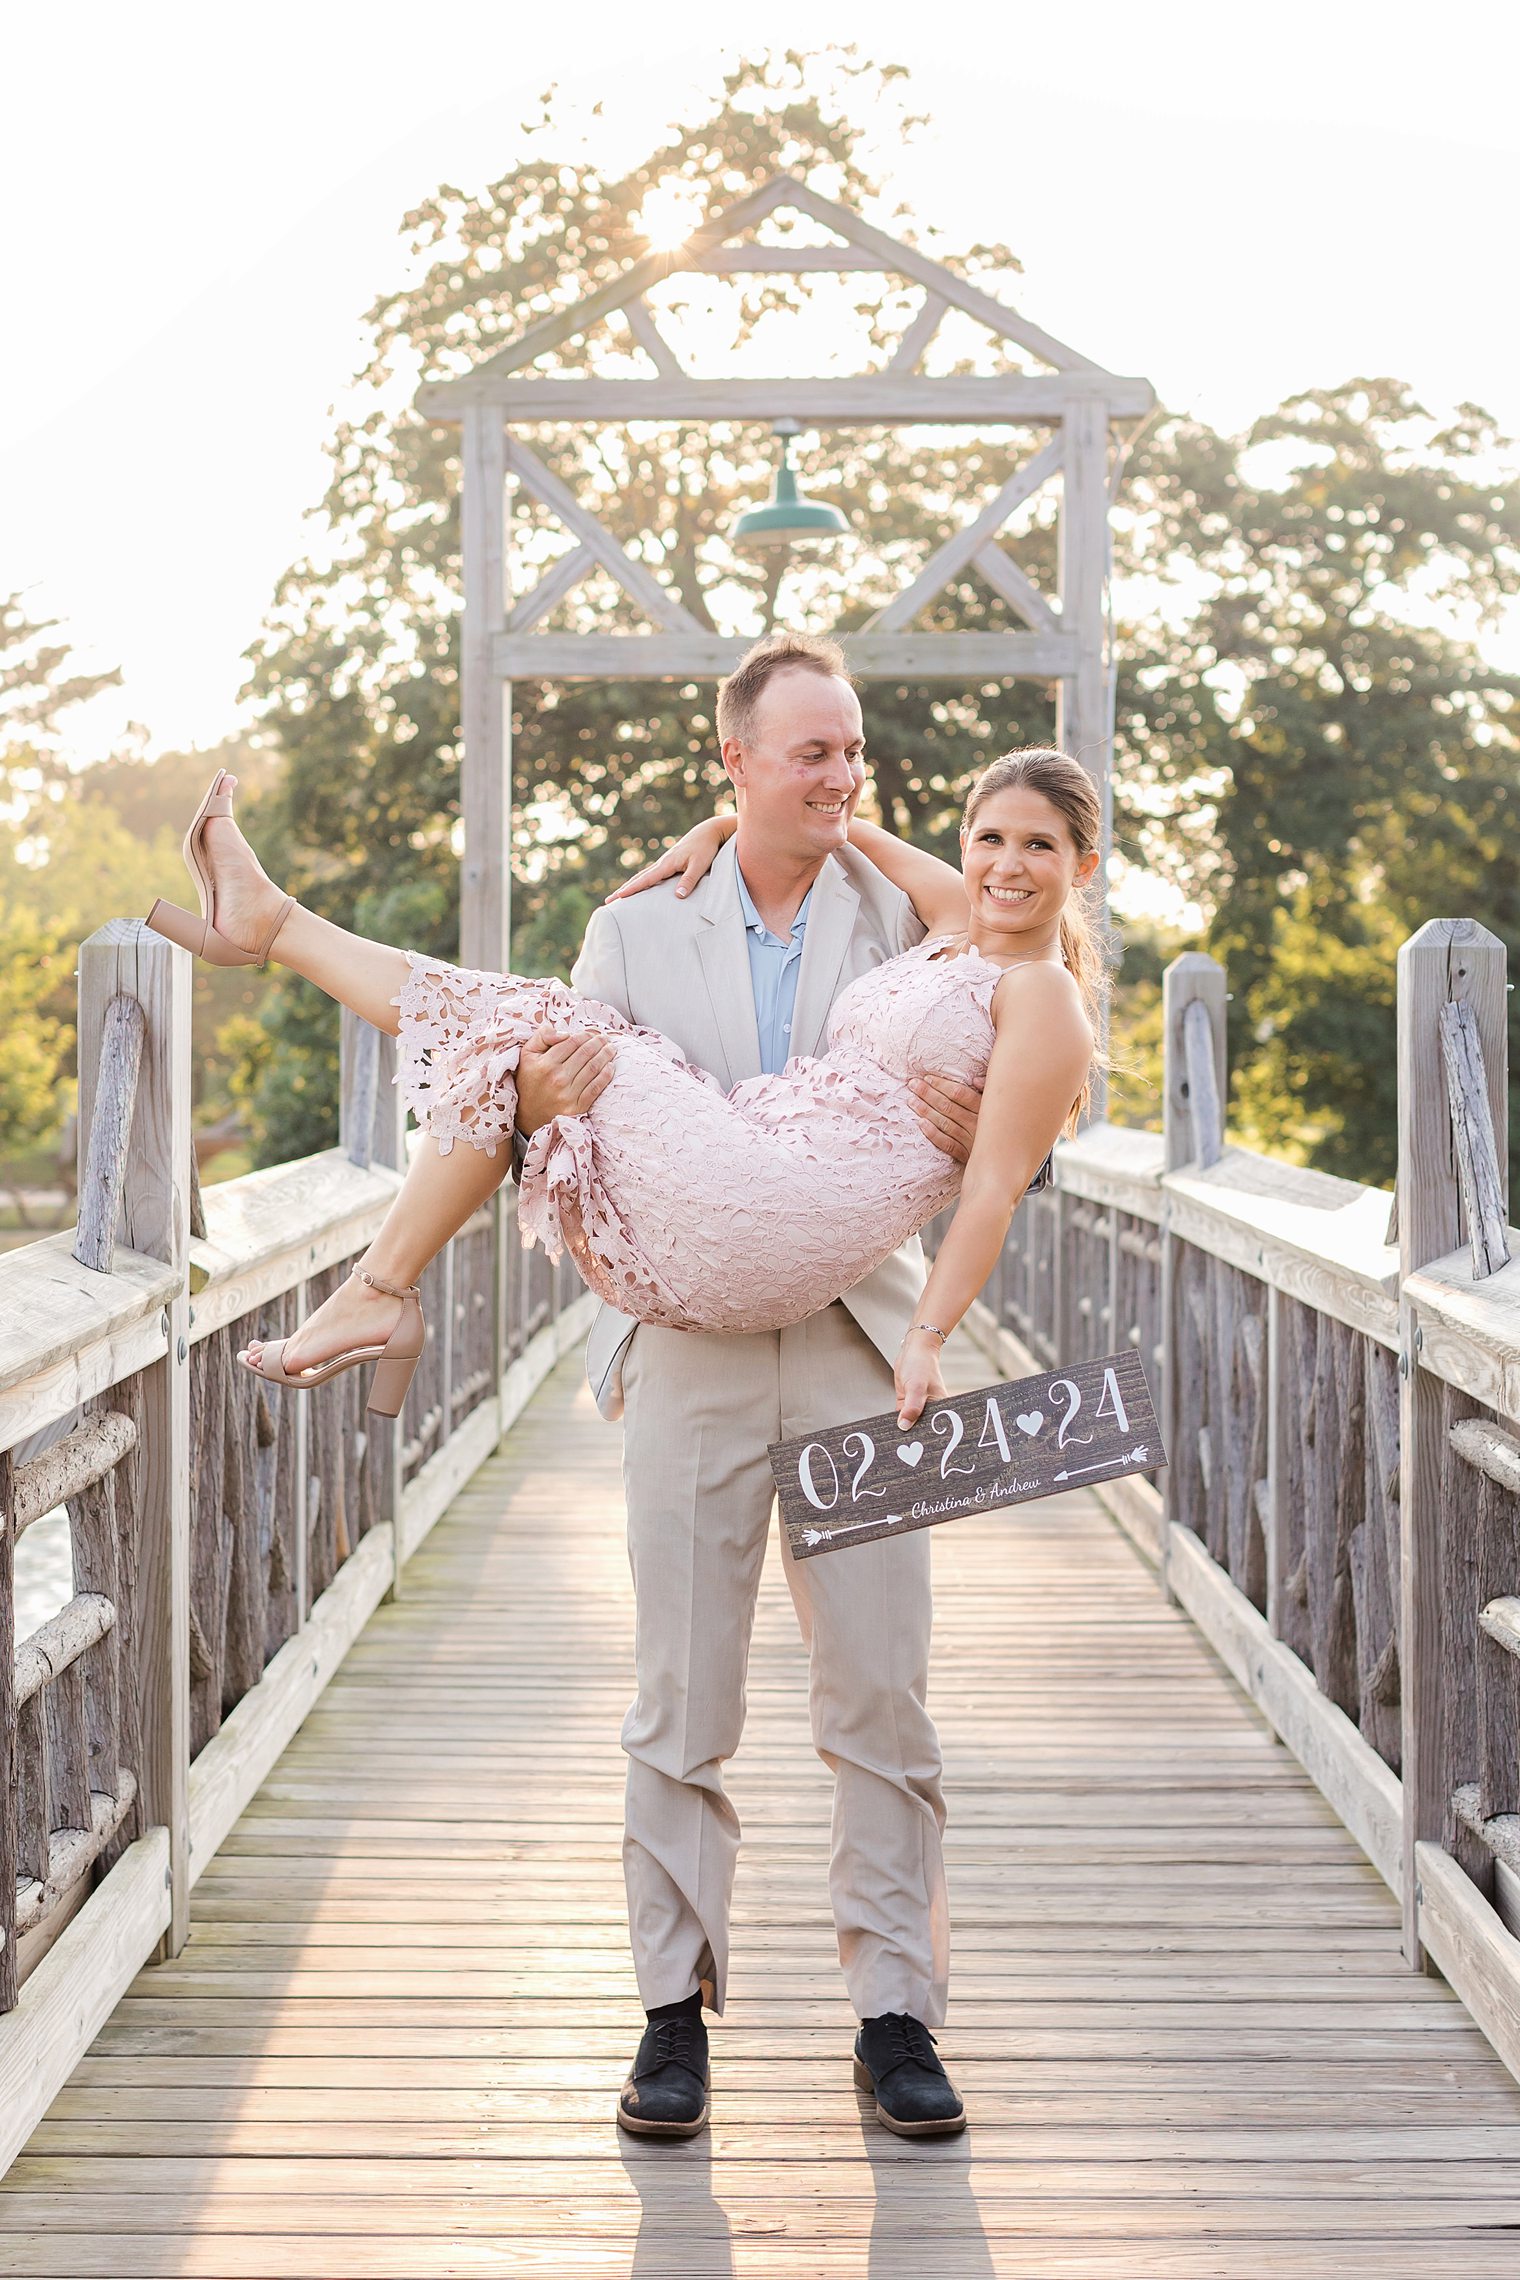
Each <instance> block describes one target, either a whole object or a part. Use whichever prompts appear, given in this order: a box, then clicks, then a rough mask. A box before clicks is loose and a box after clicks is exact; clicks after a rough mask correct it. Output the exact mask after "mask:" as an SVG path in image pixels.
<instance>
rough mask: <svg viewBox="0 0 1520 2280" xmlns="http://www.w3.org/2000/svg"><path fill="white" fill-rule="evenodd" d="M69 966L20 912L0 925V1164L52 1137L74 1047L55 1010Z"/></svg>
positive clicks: (65, 998) (46, 930)
mask: <svg viewBox="0 0 1520 2280" xmlns="http://www.w3.org/2000/svg"><path fill="white" fill-rule="evenodd" d="M72 965H73V959H72V956H67V957H65V955H64V954H63V952H62V944H61V938H60V936H59V934H58V932H57V931H56V929H54V928H51V927H45V926H42V925H39V924H38V922H37V921H36V920H35V919H33V918H32V917H30V916H29V915H28V914H27V913H25V912H20V911H17V912H10V913H6V914H5V915H4V916H3V917H0V1162H4V1160H5V1159H6V1158H7V1157H10V1156H14V1155H18V1154H19V1153H20V1152H21V1151H22V1150H23V1149H25V1148H29V1147H31V1146H32V1145H33V1143H34V1142H36V1141H39V1140H44V1139H47V1138H49V1137H51V1135H52V1134H53V1133H54V1132H56V1130H57V1127H58V1122H59V1118H60V1115H61V1114H62V1108H63V1098H62V1096H63V1090H64V1076H63V1071H64V1063H65V1059H66V1057H67V1053H68V1049H69V1047H70V1046H71V1045H72V1043H73V1040H74V1032H73V1029H72V1027H71V1025H70V1023H69V1021H68V1019H67V1016H66V1013H60V1011H59V1008H60V1005H62V1006H63V1007H65V1008H66V1007H67V1006H68V1005H69V1003H70V1002H71V1000H72V997H73V988H72V981H71V979H70V978H69V976H68V975H67V974H66V973H65V968H67V969H69V971H70V973H71V970H72Z"/></svg>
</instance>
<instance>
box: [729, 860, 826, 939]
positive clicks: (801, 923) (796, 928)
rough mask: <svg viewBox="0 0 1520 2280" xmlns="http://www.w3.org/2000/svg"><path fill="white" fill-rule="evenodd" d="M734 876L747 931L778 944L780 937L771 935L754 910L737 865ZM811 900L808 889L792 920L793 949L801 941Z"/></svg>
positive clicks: (810, 892)
mask: <svg viewBox="0 0 1520 2280" xmlns="http://www.w3.org/2000/svg"><path fill="white" fill-rule="evenodd" d="M734 876H735V878H736V879H737V880H738V882H739V908H740V910H741V911H742V912H743V914H744V924H745V927H746V929H747V931H748V932H749V933H751V934H758V935H760V936H761V937H762V939H765V940H769V941H771V942H779V941H780V939H781V937H780V936H779V935H777V934H772V933H771V930H770V928H769V927H768V926H767V925H766V923H765V920H764V919H763V918H762V917H761V916H760V913H759V911H757V910H756V908H755V898H754V896H753V895H752V894H751V893H750V891H749V888H748V886H747V885H746V883H745V878H744V873H743V872H742V871H741V870H740V868H739V866H738V864H737V863H736V864H735V865H734ZM812 899H813V890H812V888H811V887H809V888H808V891H807V893H806V894H805V895H804V896H803V898H802V903H801V907H800V908H799V910H798V912H797V916H796V917H795V918H794V919H793V920H792V941H791V947H792V948H793V949H795V948H796V947H797V945H798V943H799V942H800V941H801V940H802V937H803V934H804V932H805V930H806V928H807V915H808V904H809V903H810V902H811V901H812Z"/></svg>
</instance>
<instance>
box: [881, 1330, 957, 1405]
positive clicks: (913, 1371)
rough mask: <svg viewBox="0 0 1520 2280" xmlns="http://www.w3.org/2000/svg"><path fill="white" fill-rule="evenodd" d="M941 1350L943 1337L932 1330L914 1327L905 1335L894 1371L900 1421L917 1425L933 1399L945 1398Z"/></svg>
mask: <svg viewBox="0 0 1520 2280" xmlns="http://www.w3.org/2000/svg"><path fill="white" fill-rule="evenodd" d="M940 1351H941V1348H940V1341H939V1339H938V1338H937V1337H936V1336H935V1334H934V1332H933V1331H932V1330H910V1331H909V1332H908V1335H907V1337H906V1338H904V1340H903V1342H902V1346H901V1349H900V1350H899V1353H898V1356H897V1367H896V1368H895V1369H894V1371H893V1372H892V1382H893V1384H894V1386H895V1388H896V1391H897V1422H898V1424H899V1425H916V1424H917V1423H918V1421H919V1419H920V1417H922V1415H923V1413H924V1409H925V1406H926V1405H927V1404H928V1403H929V1402H931V1401H943V1400H944V1398H945V1380H944V1374H943V1372H942V1371H941V1369H940V1366H939V1358H940Z"/></svg>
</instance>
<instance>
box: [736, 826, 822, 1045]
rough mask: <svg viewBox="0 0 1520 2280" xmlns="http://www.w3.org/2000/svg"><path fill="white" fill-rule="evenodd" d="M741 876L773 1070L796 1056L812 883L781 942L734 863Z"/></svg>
mask: <svg viewBox="0 0 1520 2280" xmlns="http://www.w3.org/2000/svg"><path fill="white" fill-rule="evenodd" d="M735 875H736V877H737V878H738V881H739V907H740V909H741V910H742V911H743V913H744V929H745V932H744V939H745V942H746V943H747V944H748V947H749V979H750V987H751V989H752V990H753V991H754V993H755V1026H756V1028H757V1029H758V1030H759V1032H760V1066H761V1068H762V1069H763V1070H764V1072H765V1074H766V1075H767V1076H768V1077H769V1076H774V1075H775V1073H776V1071H777V1070H778V1069H784V1068H785V1067H786V1064H787V1062H788V1061H789V1060H790V1059H791V1057H792V1015H793V1012H794V1010H795V1008H796V1004H797V969H798V967H799V966H800V965H801V964H802V939H803V935H804V933H805V932H806V930H807V915H808V904H809V903H810V902H811V901H812V899H813V890H812V888H811V887H809V889H808V891H807V893H806V894H805V895H804V896H803V898H802V908H801V909H800V910H799V911H798V913H797V916H796V917H795V918H794V919H793V920H792V939H791V941H790V942H783V941H782V939H781V937H780V935H779V934H772V932H771V930H770V928H769V927H768V926H767V925H766V923H765V920H764V919H763V918H762V917H761V916H760V913H759V912H758V911H757V910H756V908H755V903H754V897H753V896H752V895H751V893H750V891H749V888H748V887H747V886H746V885H745V883H744V873H743V872H742V871H741V870H739V869H738V866H737V865H735Z"/></svg>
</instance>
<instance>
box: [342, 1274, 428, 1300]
mask: <svg viewBox="0 0 1520 2280" xmlns="http://www.w3.org/2000/svg"><path fill="white" fill-rule="evenodd" d="M353 1271H354V1274H355V1275H356V1276H357V1277H358V1279H359V1281H360V1282H364V1283H368V1284H369V1286H370V1288H371V1289H372V1290H383V1291H384V1293H385V1295H386V1297H387V1298H421V1296H422V1290H421V1286H420V1285H419V1284H417V1283H408V1284H407V1285H406V1286H405V1288H404V1289H403V1287H402V1286H401V1285H400V1284H399V1283H388V1282H382V1281H381V1280H380V1277H379V1276H378V1275H372V1274H371V1273H370V1271H369V1269H368V1267H355V1268H354V1270H353Z"/></svg>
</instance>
